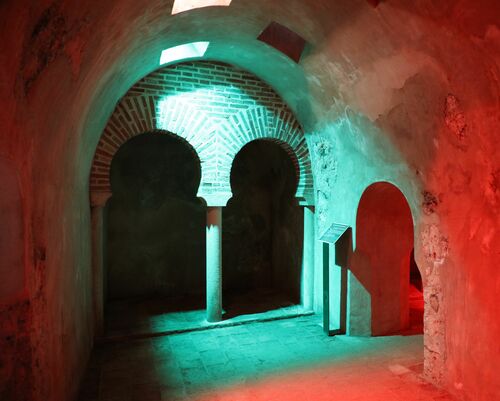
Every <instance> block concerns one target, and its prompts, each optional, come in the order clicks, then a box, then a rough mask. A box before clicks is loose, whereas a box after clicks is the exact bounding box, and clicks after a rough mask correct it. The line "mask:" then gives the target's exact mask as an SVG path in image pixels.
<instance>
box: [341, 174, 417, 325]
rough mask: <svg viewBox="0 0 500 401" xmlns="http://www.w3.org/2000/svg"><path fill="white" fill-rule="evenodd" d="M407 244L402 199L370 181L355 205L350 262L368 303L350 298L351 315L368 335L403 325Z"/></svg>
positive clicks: (409, 224) (409, 235) (407, 216)
mask: <svg viewBox="0 0 500 401" xmlns="http://www.w3.org/2000/svg"><path fill="white" fill-rule="evenodd" d="M412 249H413V220H412V215H411V211H410V207H409V205H408V203H407V201H406V198H405V197H404V195H403V194H402V193H401V191H400V190H399V189H398V188H397V187H395V186H394V185H392V184H390V183H388V182H377V183H375V184H372V185H370V186H369V187H368V188H367V189H366V190H365V192H364V193H363V195H362V197H361V200H360V202H359V206H358V212H357V217H356V249H355V252H354V255H353V259H352V262H351V271H352V273H353V274H354V275H355V277H356V278H357V280H358V281H359V282H360V283H361V285H362V287H363V288H364V290H365V291H366V293H367V295H368V296H369V300H370V305H369V307H367V305H364V304H362V303H360V304H359V305H356V300H352V302H351V308H352V309H357V310H353V311H351V315H357V316H358V317H359V316H361V318H360V319H362V320H364V321H365V324H366V323H368V325H369V327H370V326H371V334H372V335H387V334H394V333H401V332H403V331H405V330H407V329H408V327H409V284H410V255H411V251H412ZM370 312H371V313H370Z"/></svg>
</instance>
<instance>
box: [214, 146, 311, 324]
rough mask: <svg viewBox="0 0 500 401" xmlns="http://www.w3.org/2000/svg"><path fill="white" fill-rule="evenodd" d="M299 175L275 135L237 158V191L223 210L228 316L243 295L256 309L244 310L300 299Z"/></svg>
mask: <svg viewBox="0 0 500 401" xmlns="http://www.w3.org/2000/svg"><path fill="white" fill-rule="evenodd" d="M297 178H298V177H297V173H296V167H295V165H294V161H293V160H292V158H291V157H290V154H289V153H287V151H285V150H284V148H283V147H282V145H281V144H278V143H275V142H273V141H271V140H256V141H252V142H250V143H248V144H247V145H245V146H244V147H243V148H242V149H241V150H240V151H239V153H238V154H237V155H236V157H235V159H234V161H233V165H232V169H231V187H232V192H233V197H232V198H231V199H230V200H229V202H228V205H227V207H226V208H225V209H224V213H223V253H222V258H223V266H224V268H223V290H224V298H223V299H224V308H225V309H226V310H227V312H228V314H229V316H230V315H231V313H232V312H233V311H234V308H235V306H234V305H235V304H237V303H238V297H239V296H240V295H242V296H246V297H247V299H249V300H250V301H251V302H250V306H249V307H250V308H251V310H247V311H242V312H253V313H256V312H263V311H265V310H266V309H272V308H274V307H279V306H282V304H281V303H280V302H288V303H289V304H297V303H299V301H300V273H301V272H300V269H301V256H302V241H303V239H302V237H303V235H302V229H303V227H302V211H301V210H300V207H299V206H298V204H297V201H296V199H295V197H294V194H295V190H296V187H297ZM267 301H269V302H267ZM232 309H233V310H232Z"/></svg>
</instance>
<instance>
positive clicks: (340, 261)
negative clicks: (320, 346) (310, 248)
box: [320, 223, 351, 336]
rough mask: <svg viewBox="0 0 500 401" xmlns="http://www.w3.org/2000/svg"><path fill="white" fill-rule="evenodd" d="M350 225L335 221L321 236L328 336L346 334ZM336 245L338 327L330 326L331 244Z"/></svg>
mask: <svg viewBox="0 0 500 401" xmlns="http://www.w3.org/2000/svg"><path fill="white" fill-rule="evenodd" d="M350 233H351V230H350V227H349V226H347V225H345V224H338V223H334V224H332V225H331V226H330V228H328V230H326V231H325V233H324V234H323V235H322V236H321V237H320V241H322V242H323V330H324V331H325V333H326V334H327V335H328V336H333V335H337V334H345V321H346V304H347V302H346V301H347V257H346V256H347V253H346V251H347V250H348V249H349V246H350V240H351V237H350ZM331 245H334V246H335V263H336V264H337V265H338V266H339V268H340V286H339V290H340V291H338V296H339V299H338V305H339V316H338V325H337V326H338V327H336V328H334V329H332V328H331V327H330V326H331V324H330V315H331V314H330V294H331V288H330V246H331Z"/></svg>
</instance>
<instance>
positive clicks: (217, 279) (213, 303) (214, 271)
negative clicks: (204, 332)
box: [206, 206, 222, 322]
mask: <svg viewBox="0 0 500 401" xmlns="http://www.w3.org/2000/svg"><path fill="white" fill-rule="evenodd" d="M206 230H207V240H206V241H207V267H206V269H207V321H209V322H219V321H220V320H222V207H220V206H209V207H208V208H207V229H206Z"/></svg>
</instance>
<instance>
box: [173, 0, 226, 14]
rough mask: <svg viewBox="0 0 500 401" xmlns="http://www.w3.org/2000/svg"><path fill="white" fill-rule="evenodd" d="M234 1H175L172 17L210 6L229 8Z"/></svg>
mask: <svg viewBox="0 0 500 401" xmlns="http://www.w3.org/2000/svg"><path fill="white" fill-rule="evenodd" d="M231 1H232V0H175V1H174V6H173V7H172V15H174V14H178V13H182V12H184V11H189V10H194V9H195V8H202V7H210V6H225V7H227V6H229V5H230V4H231Z"/></svg>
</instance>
